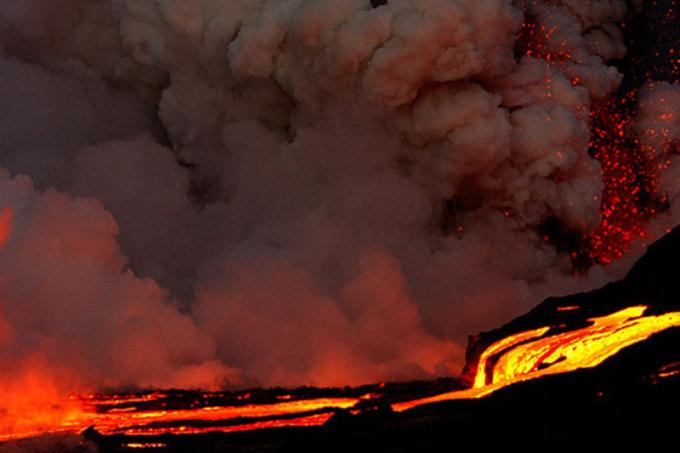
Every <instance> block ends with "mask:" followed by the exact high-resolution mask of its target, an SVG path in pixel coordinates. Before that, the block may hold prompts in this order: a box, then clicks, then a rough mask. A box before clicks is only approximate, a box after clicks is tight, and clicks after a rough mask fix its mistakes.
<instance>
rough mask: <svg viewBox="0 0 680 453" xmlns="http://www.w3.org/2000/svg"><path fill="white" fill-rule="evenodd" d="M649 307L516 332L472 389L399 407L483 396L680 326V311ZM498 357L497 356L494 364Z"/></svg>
mask: <svg viewBox="0 0 680 453" xmlns="http://www.w3.org/2000/svg"><path fill="white" fill-rule="evenodd" d="M571 308H572V307H570V309H571ZM646 309H647V307H646V306H644V305H638V306H634V307H629V308H626V309H623V310H620V311H617V312H615V313H612V314H610V315H607V316H602V317H598V318H591V319H589V320H588V321H589V322H590V323H591V324H590V325H589V326H587V327H583V328H581V329H576V330H571V331H568V332H562V333H559V334H555V335H549V331H550V327H542V328H539V329H534V330H528V331H525V332H520V333H517V334H515V335H510V336H508V337H505V338H503V339H501V340H499V341H497V342H495V343H493V344H491V345H490V346H489V347H488V348H486V349H485V350H484V352H483V353H482V354H481V356H480V358H479V363H478V365H477V370H476V374H475V379H474V384H473V386H472V388H469V389H465V390H458V391H453V392H448V393H444V394H440V395H435V396H432V397H428V398H423V399H419V400H415V401H406V402H403V403H397V404H395V405H393V408H394V410H395V411H397V412H401V411H404V410H407V409H411V408H413V407H416V406H419V405H422V404H429V403H436V402H441V401H449V400H457V399H471V398H481V397H484V396H486V395H489V394H490V393H493V392H494V391H496V390H498V389H500V388H503V387H505V386H508V385H510V384H514V383H517V382H523V381H528V380H530V379H536V378H538V377H541V376H545V375H549V374H559V373H566V372H568V371H574V370H577V369H580V368H592V367H595V366H597V365H599V364H601V363H602V362H604V361H605V360H606V359H608V358H609V357H612V356H614V355H615V354H617V353H618V352H619V351H621V350H622V349H624V348H626V347H628V346H631V345H634V344H635V343H639V342H641V341H643V340H645V339H647V338H649V337H650V336H652V335H654V334H655V333H658V332H661V331H664V330H666V329H669V328H671V327H678V326H680V312H672V313H665V314H662V315H657V316H643V314H644V312H645V310H646ZM492 358H495V359H496V361H495V363H493V364H491V366H490V360H491V359H492ZM487 373H489V375H487Z"/></svg>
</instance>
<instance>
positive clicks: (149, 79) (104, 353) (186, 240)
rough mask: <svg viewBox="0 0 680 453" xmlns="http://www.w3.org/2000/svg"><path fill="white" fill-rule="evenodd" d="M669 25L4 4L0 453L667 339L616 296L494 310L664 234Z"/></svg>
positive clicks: (480, 385) (608, 272)
mask: <svg viewBox="0 0 680 453" xmlns="http://www.w3.org/2000/svg"><path fill="white" fill-rule="evenodd" d="M679 15H680V6H679V5H678V4H677V2H676V1H674V0H650V1H623V0H597V1H596V0H389V1H369V0H255V1H253V0H248V1H241V0H163V1H157V2H139V1H136V0H69V1H63V0H41V1H37V0H13V1H9V2H4V3H3V4H1V5H0V82H1V83H0V101H1V102H0V166H1V167H0V365H1V367H0V395H2V399H0V442H2V441H3V440H10V439H17V438H24V437H31V436H34V435H37V434H41V433H47V432H50V433H73V432H75V433H78V432H82V431H83V430H85V429H86V428H88V427H89V426H94V427H95V428H93V429H94V432H95V433H96V435H95V438H97V439H99V437H97V436H102V435H140V436H141V435H158V434H161V433H165V432H172V433H175V434H176V433H178V432H179V431H178V430H179V427H178V426H181V427H182V431H183V432H188V433H204V432H206V431H215V430H218V431H219V430H221V431H238V430H244V429H254V428H255V429H256V428H264V427H281V426H307V425H321V424H323V423H328V424H332V423H341V422H342V415H339V414H343V413H345V412H347V413H349V414H350V415H352V414H353V415H356V414H358V413H367V412H372V413H373V412H375V413H378V414H383V413H384V412H397V413H399V412H403V411H406V412H409V410H410V409H413V408H416V409H417V407H418V406H422V405H424V404H428V403H432V402H435V401H444V400H451V399H454V400H457V399H461V398H463V399H468V398H476V397H482V396H484V395H491V394H495V392H496V391H498V390H504V389H505V388H506V387H507V386H508V385H509V384H512V383H517V382H523V381H526V380H535V379H538V378H541V381H543V382H545V381H544V380H543V378H544V377H545V376H547V375H554V374H561V373H564V372H571V371H573V370H575V369H580V368H594V369H598V370H601V369H602V366H605V365H606V364H609V363H611V360H613V359H612V357H614V356H620V354H621V353H625V352H626V351H628V350H629V349H630V347H633V346H634V345H636V344H638V343H644V344H647V343H648V341H647V340H648V339H649V338H656V335H657V334H661V333H663V332H664V331H666V330H669V329H671V330H672V329H673V328H675V327H676V326H677V325H678V324H679V323H680V320H679V319H678V312H677V310H675V309H672V307H671V308H668V307H665V308H662V309H660V308H659V305H658V302H655V301H654V300H648V299H649V298H646V297H645V296H644V295H640V294H637V293H636V295H637V296H640V297H636V298H630V299H628V298H625V297H624V300H625V303H618V302H616V303H615V302H613V301H608V298H609V297H610V296H609V295H606V296H604V297H601V298H600V299H603V301H600V302H597V303H593V304H592V306H591V305H589V306H588V307H584V304H582V303H581V302H578V303H573V304H566V303H565V304H562V303H560V304H558V305H557V306H554V307H552V308H551V309H550V310H548V312H549V315H548V316H543V315H541V316H538V317H537V318H534V317H533V315H531V313H536V311H532V312H530V315H527V316H529V318H526V317H520V318H516V317H517V316H519V315H521V314H522V313H525V312H527V311H529V310H530V309H531V308H532V307H535V306H537V304H538V303H539V302H541V301H542V300H543V299H545V298H546V297H548V296H564V295H567V294H572V293H578V292H582V291H587V290H592V289H593V288H597V287H601V286H602V285H604V284H606V283H609V282H612V281H615V280H617V279H621V278H622V277H623V276H624V275H626V274H628V275H629V277H630V275H634V273H632V274H629V273H628V271H629V270H630V269H631V266H632V265H633V263H634V262H635V261H636V260H637V259H638V258H639V257H640V256H641V255H642V253H643V252H644V251H645V248H646V246H647V245H649V244H651V243H652V242H654V241H655V240H657V239H658V238H660V237H661V236H662V235H664V234H666V233H669V232H670V231H671V229H672V228H673V227H675V226H676V225H678V224H679V223H680V201H679V200H680V198H679V197H678V195H679V194H680V161H679V160H678V159H679V157H680V153H679V151H680V145H679V144H680V87H679V86H678V76H679V75H680V30H679V29H678V27H677V21H678V16H679ZM675 234H676V235H677V233H675ZM628 281H630V280H628ZM636 281H637V282H638V283H639V285H640V286H639V288H655V287H656V286H654V285H653V284H652V285H647V283H648V282H649V281H648V280H636ZM643 281H644V282H646V283H644V284H643V283H641V282H643ZM622 285H623V286H624V287H626V288H627V289H629V290H630V291H632V292H635V291H638V290H637V289H636V286H635V285H631V286H626V284H622ZM657 286H658V285H657ZM649 291H650V294H652V292H653V289H649ZM602 294H604V293H602ZM622 295H623V293H621V294H618V293H617V295H616V297H619V296H622ZM622 297H623V296H622ZM546 303H547V302H546ZM544 304H545V303H544ZM544 304H542V305H540V306H539V308H536V309H535V310H538V313H543V312H542V311H541V310H542V309H541V308H540V307H544V306H545V305H544ZM598 304H599V305H598ZM617 304H618V305H617ZM598 306H599V307H600V308H598ZM676 308H677V307H676ZM513 318H516V320H515V321H513V322H511V323H510V324H507V326H510V327H506V328H503V329H507V330H503V329H500V330H491V329H496V328H498V326H501V325H504V324H506V323H508V322H509V321H510V320H512V319H513ZM527 319H530V320H531V321H530V322H529V321H526V320H527ZM522 320H524V321H522ZM513 323H514V324H513ZM517 326H520V327H521V328H520V327H517ZM515 327H517V328H515ZM480 331H491V333H490V334H487V336H484V335H482V336H480V337H476V339H475V341H473V342H472V343H471V345H470V347H469V348H468V349H467V353H466V347H465V346H466V341H467V340H466V337H467V335H468V334H471V333H475V332H480ZM466 355H467V363H466ZM603 364H604V365H603ZM666 365H668V366H670V368H668V369H666V371H662V372H660V373H674V372H675V371H674V370H675V368H673V366H672V364H664V366H666ZM464 366H465V372H464V373H463V376H462V381H466V380H467V383H468V384H469V385H470V388H469V389H467V390H462V389H461V388H459V387H460V385H459V384H458V383H455V382H451V381H450V380H447V379H451V378H453V377H456V376H458V375H459V373H460V372H461V369H463V367H464ZM650 366H651V365H650ZM659 366H661V365H659ZM605 368H606V367H605ZM669 370H670V371H669ZM598 372H599V371H598ZM438 378H439V380H438V381H437V380H436V379H438ZM442 379H443V380H442ZM416 380H418V381H419V382H420V383H421V384H419V385H418V386H416V387H417V388H418V389H420V390H413V389H412V388H411V387H409V386H406V387H405V388H406V390H405V388H402V387H400V386H399V385H398V384H396V383H398V382H404V381H416ZM380 382H382V383H384V384H382V386H381V385H380V384H375V383H380ZM425 382H429V383H425ZM344 386H353V387H352V388H351V389H344V390H339V389H338V387H344ZM266 387H269V388H272V387H275V388H277V389H274V390H271V391H269V392H267V391H263V390H260V392H262V393H258V392H257V391H254V390H252V389H258V388H259V389H262V388H266ZM279 387H288V388H298V390H295V391H293V390H286V391H284V390H280V389H278V388H279ZM300 387H302V389H299V388H300ZM316 387H322V388H316ZM333 387H335V389H333ZM385 388H387V390H385ZM169 389H175V390H169ZM246 389H248V390H246ZM423 389H424V390H423ZM376 395H380V396H379V397H376ZM386 400H389V401H387V402H385V401H386ZM343 411H344V412H343ZM178 420H180V421H183V423H180V424H179V425H178V424H176V422H177V421H178ZM338 420H340V422H338ZM143 421H148V422H149V423H143ZM187 421H189V422H187ZM215 423H216V425H215ZM341 424H342V423H341ZM216 426H217V427H216ZM90 435H92V431H90ZM130 443H132V444H135V443H138V442H136V441H134V442H133V441H130ZM142 443H143V442H142ZM156 443H157V442H155V441H154V442H151V443H150V445H151V444H153V445H155V444H156ZM161 443H162V442H161ZM121 445H122V444H121ZM153 445H151V446H153ZM159 445H160V444H159ZM130 448H132V447H130Z"/></svg>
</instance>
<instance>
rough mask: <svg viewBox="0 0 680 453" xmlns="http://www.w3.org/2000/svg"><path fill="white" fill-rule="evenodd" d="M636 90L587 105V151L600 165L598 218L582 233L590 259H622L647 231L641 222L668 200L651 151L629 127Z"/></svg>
mask: <svg viewBox="0 0 680 453" xmlns="http://www.w3.org/2000/svg"><path fill="white" fill-rule="evenodd" d="M635 103H636V100H635V93H634V92H630V93H628V95H626V96H625V97H624V98H623V99H617V98H616V97H612V98H610V99H607V100H605V101H602V102H599V103H596V104H595V105H594V106H593V108H592V110H591V121H592V126H591V141H590V152H591V154H592V155H593V157H594V158H596V159H597V160H599V161H600V164H601V165H602V178H603V183H604V190H603V192H602V200H601V207H600V213H601V216H602V220H601V222H600V225H599V227H598V228H597V229H595V230H594V231H592V232H590V233H588V235H587V237H586V248H587V250H585V254H586V255H587V258H588V259H589V261H590V263H593V264H609V263H611V262H612V261H615V260H617V259H619V258H621V257H622V256H623V255H624V254H625V253H626V251H627V250H628V247H629V245H630V243H631V242H632V241H634V240H636V239H639V238H641V237H644V236H645V223H646V222H647V221H648V220H650V219H651V218H653V217H654V216H656V215H657V214H658V213H659V212H660V211H661V210H663V209H664V206H665V205H666V204H667V199H666V197H665V196H664V195H662V194H660V192H659V184H658V168H659V167H658V165H657V164H656V160H655V156H654V150H652V149H645V148H643V147H641V146H640V143H639V141H638V140H637V138H635V136H634V134H633V132H632V131H631V122H632V119H633V117H634V114H635V109H634V108H633V107H634V106H635Z"/></svg>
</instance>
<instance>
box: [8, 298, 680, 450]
mask: <svg viewBox="0 0 680 453" xmlns="http://www.w3.org/2000/svg"><path fill="white" fill-rule="evenodd" d="M569 308H570V309H571V307H569ZM646 310H647V307H645V306H634V307H629V308H626V309H623V310H620V311H618V312H615V313H612V314H609V315H606V316H601V317H596V318H592V319H590V320H589V325H587V326H586V327H581V328H578V329H573V330H568V331H564V330H562V329H563V326H560V327H561V329H560V330H559V331H555V330H554V329H553V327H550V326H546V327H540V328H537V329H532V330H527V331H524V332H519V333H517V334H514V335H509V336H507V337H505V338H502V339H500V340H498V341H496V342H494V343H492V344H491V345H489V346H488V347H487V348H486V349H485V350H484V351H483V352H482V354H481V355H480V357H479V360H478V363H477V366H476V373H475V378H474V383H473V386H472V387H471V388H469V389H465V390H459V391H453V392H448V393H443V394H440V395H435V396H431V397H427V398H421V399H416V400H412V401H406V402H400V403H396V404H393V405H392V408H393V409H394V410H395V411H397V412H402V411H405V410H408V409H412V408H414V407H416V406H420V405H423V404H429V403H436V402H441V401H450V400H458V399H474V398H481V397H484V396H486V395H489V394H491V393H493V392H494V391H496V390H498V389H501V388H503V387H506V386H508V385H511V384H514V383H518V382H523V381H527V380H530V379H536V378H539V377H541V376H545V375H550V374H557V373H565V372H569V371H573V370H577V369H580V368H590V367H595V366H597V365H599V364H601V363H602V362H603V361H604V360H606V359H607V358H609V357H612V356H614V355H615V354H617V353H618V352H619V351H621V350H622V349H624V348H626V347H628V346H631V345H633V344H636V343H638V342H640V341H643V340H645V339H647V338H649V337H650V336H651V335H653V334H655V333H658V332H661V331H663V330H666V329H668V328H671V327H677V326H680V312H672V313H665V314H661V315H649V316H645V311H646ZM679 368H680V367H678V366H677V364H673V365H669V367H668V368H663V369H661V370H659V373H658V376H657V377H658V378H661V377H667V376H671V375H675V374H677V370H678V369H679ZM13 382H15V383H16V384H15V385H7V384H6V383H3V382H2V381H0V392H2V395H3V399H2V402H1V403H0V442H1V441H7V440H14V439H23V438H27V437H33V436H37V435H41V434H46V433H78V432H81V431H83V430H85V429H86V428H88V427H90V426H94V427H95V429H96V430H97V431H98V432H100V433H101V434H104V435H111V434H123V435H130V436H132V435H134V436H157V435H162V434H167V433H171V434H200V433H207V432H215V431H218V432H236V431H247V430H257V429H266V428H280V427H291V426H299V427H306V426H320V425H323V424H324V423H326V421H328V419H330V417H332V416H333V414H334V413H335V412H336V411H338V410H341V409H348V410H351V409H353V408H355V405H356V404H357V403H359V402H361V401H365V400H366V399H371V398H379V397H380V395H376V394H366V395H363V396H361V397H356V398H314V399H296V397H295V396H294V395H283V396H278V397H276V399H277V402H275V403H267V404H256V403H249V404H241V402H247V401H250V399H251V395H250V394H247V393H246V394H243V395H241V396H236V397H235V399H234V401H237V403H236V404H237V405H231V406H229V405H227V406H218V405H211V406H200V405H201V404H202V402H203V401H205V400H204V399H203V398H210V397H211V396H212V397H217V398H220V397H221V396H222V395H221V394H210V393H208V394H203V395H202V396H201V397H199V399H198V400H197V401H196V402H194V403H191V405H190V407H189V408H181V409H163V408H164V407H165V405H166V404H167V403H170V401H171V400H172V398H173V397H172V395H171V394H169V393H165V392H154V393H148V394H144V395H141V396H140V395H112V396H99V395H84V396H80V397H77V396H73V397H70V398H68V399H60V398H59V397H58V393H57V390H56V387H54V386H53V385H51V381H50V379H49V378H46V376H45V375H43V374H41V373H39V372H33V371H32V372H29V373H25V374H24V375H22V376H20V378H19V379H14V380H13ZM150 405H151V407H153V409H143V407H144V406H146V407H147V408H148V407H150ZM140 408H142V409H140ZM156 408H159V409H156ZM130 445H132V444H130ZM134 445H135V446H134V447H133V446H130V447H129V448H159V447H157V446H156V445H157V444H154V443H144V442H141V443H135V444H134Z"/></svg>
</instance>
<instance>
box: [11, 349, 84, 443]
mask: <svg viewBox="0 0 680 453" xmlns="http://www.w3.org/2000/svg"><path fill="white" fill-rule="evenodd" d="M50 376H51V373H50V372H49V371H47V370H45V369H44V368H43V367H41V366H40V365H39V364H38V363H36V361H35V360H34V361H33V363H30V364H29V365H27V366H26V368H25V369H24V370H22V371H20V372H18V373H17V374H16V375H15V376H13V377H12V378H7V377H6V376H3V375H0V395H1V398H0V441H4V440H9V439H13V438H16V437H19V438H25V437H32V436H36V435H40V434H45V433H61V432H74V431H77V430H78V429H79V428H80V426H82V422H83V420H84V419H86V418H87V414H86V413H85V411H84V409H83V408H82V407H81V404H80V402H79V401H77V400H75V399H63V398H61V397H60V392H59V390H58V389H57V387H56V386H55V385H54V382H53V380H52V379H51V378H50Z"/></svg>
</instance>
